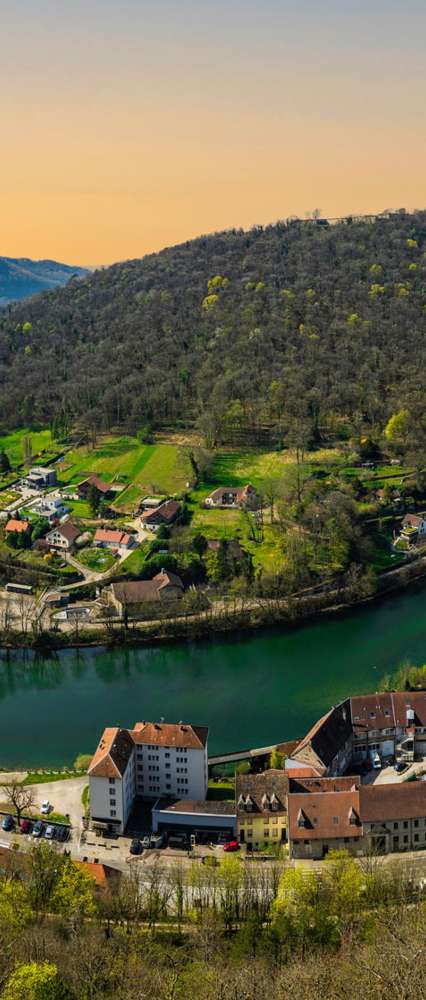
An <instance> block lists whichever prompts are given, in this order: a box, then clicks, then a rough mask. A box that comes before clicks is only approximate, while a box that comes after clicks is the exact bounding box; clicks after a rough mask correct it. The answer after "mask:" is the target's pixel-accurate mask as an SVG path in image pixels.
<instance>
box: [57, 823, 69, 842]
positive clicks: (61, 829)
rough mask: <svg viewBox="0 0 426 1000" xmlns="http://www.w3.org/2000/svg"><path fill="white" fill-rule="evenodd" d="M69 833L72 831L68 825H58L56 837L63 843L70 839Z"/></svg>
mask: <svg viewBox="0 0 426 1000" xmlns="http://www.w3.org/2000/svg"><path fill="white" fill-rule="evenodd" d="M69 835H70V831H69V827H68V826H58V827H57V828H56V839H57V840H60V841H61V842H62V843H65V841H66V840H68V838H69Z"/></svg>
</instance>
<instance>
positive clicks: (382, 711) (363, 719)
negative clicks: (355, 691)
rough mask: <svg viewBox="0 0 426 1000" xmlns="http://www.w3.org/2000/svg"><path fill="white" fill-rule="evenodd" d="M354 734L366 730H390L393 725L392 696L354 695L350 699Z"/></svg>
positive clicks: (384, 693) (385, 694)
mask: <svg viewBox="0 0 426 1000" xmlns="http://www.w3.org/2000/svg"><path fill="white" fill-rule="evenodd" d="M350 703H351V718H352V724H353V727H354V731H355V732H362V731H363V730H366V729H367V730H368V729H391V728H392V727H393V726H394V725H395V722H394V712H393V701H392V694H391V693H390V692H389V693H388V692H383V693H381V694H380V693H378V694H367V695H356V696H355V697H354V698H351V699H350Z"/></svg>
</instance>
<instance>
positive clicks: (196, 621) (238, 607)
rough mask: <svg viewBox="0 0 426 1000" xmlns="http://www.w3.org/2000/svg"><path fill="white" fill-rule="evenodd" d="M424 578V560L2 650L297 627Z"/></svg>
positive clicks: (24, 636)
mask: <svg viewBox="0 0 426 1000" xmlns="http://www.w3.org/2000/svg"><path fill="white" fill-rule="evenodd" d="M425 578H426V556H423V557H421V558H420V559H417V560H415V561H413V562H410V563H406V564H405V565H404V566H400V567H398V568H396V569H394V570H390V571H388V572H387V573H383V574H381V576H379V577H377V578H376V580H372V579H371V578H369V577H368V576H359V577H358V578H357V577H354V579H353V581H352V582H351V583H350V584H349V585H346V586H343V587H340V588H329V589H323V590H321V589H320V588H317V589H315V588H312V589H310V590H309V591H306V592H302V593H299V594H295V595H290V596H288V597H285V598H283V597H276V598H270V597H268V598H259V597H257V598H247V597H240V598H236V597H233V598H232V599H229V598H228V599H227V598H223V599H221V600H220V601H218V602H216V603H215V604H213V605H212V606H211V607H210V608H209V609H208V610H204V611H200V612H197V613H193V614H190V613H188V614H186V615H182V616H180V617H175V618H166V617H164V618H161V619H156V620H154V621H153V620H146V621H129V622H123V621H120V620H119V619H107V620H104V621H102V620H101V621H95V622H91V624H90V625H89V626H84V625H82V623H81V622H79V621H78V620H76V621H75V623H74V624H73V625H71V624H70V623H68V625H67V626H63V627H62V628H61V629H59V628H58V627H56V628H55V629H52V630H50V631H47V630H45V631H42V632H39V633H36V632H29V631H28V629H27V631H26V632H20V631H12V630H9V631H8V632H4V631H3V632H0V648H2V649H22V648H28V649H34V650H41V651H48V650H60V649H73V648H78V647H81V648H84V647H88V648H90V647H93V646H109V647H117V646H129V645H130V646H137V645H142V646H145V645H147V644H148V645H154V644H156V643H160V644H164V643H167V642H176V641H182V642H185V641H188V640H196V639H204V638H215V637H216V636H220V635H226V634H228V633H229V632H235V633H244V632H254V631H257V630H261V629H264V628H267V627H269V626H273V625H285V626H286V627H287V628H289V629H290V628H291V629H292V628H295V627H296V628H299V627H301V626H303V625H306V624H308V623H309V622H311V621H312V620H314V619H315V618H316V617H321V618H326V617H334V616H336V615H340V614H343V613H345V612H346V613H347V612H348V611H351V610H353V609H355V608H357V607H362V606H364V605H368V604H371V603H374V602H381V601H384V600H386V598H387V597H388V596H389V595H393V594H395V593H399V592H401V593H402V592H405V591H409V589H410V588H411V587H417V586H418V585H419V584H421V582H422V581H423V580H424V579H425Z"/></svg>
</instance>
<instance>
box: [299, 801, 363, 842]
mask: <svg viewBox="0 0 426 1000" xmlns="http://www.w3.org/2000/svg"><path fill="white" fill-rule="evenodd" d="M351 820H352V822H351ZM288 821H289V837H290V840H322V839H323V840H335V839H336V838H340V837H360V836H362V825H361V822H360V804H359V791H358V789H356V790H355V791H351V792H306V793H305V794H300V795H299V794H292V795H289V797H288Z"/></svg>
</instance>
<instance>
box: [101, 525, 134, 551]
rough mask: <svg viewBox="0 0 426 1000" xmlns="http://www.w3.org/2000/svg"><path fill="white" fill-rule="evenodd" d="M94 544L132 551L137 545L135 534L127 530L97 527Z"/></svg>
mask: <svg viewBox="0 0 426 1000" xmlns="http://www.w3.org/2000/svg"><path fill="white" fill-rule="evenodd" d="M93 544H94V545H95V546H97V547H99V548H104V549H113V550H114V551H116V552H130V549H134V548H135V546H136V545H137V541H136V539H135V537H134V535H129V534H128V532H126V531H120V530H116V529H111V528H97V529H96V531H95V535H94V538H93Z"/></svg>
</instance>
